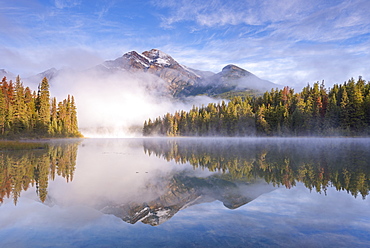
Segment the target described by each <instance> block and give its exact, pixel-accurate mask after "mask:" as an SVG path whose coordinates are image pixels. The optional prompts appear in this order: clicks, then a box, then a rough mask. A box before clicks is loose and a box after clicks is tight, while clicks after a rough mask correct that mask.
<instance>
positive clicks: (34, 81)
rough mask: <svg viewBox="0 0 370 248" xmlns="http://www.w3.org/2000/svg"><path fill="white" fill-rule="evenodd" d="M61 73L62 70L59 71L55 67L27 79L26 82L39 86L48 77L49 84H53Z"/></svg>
mask: <svg viewBox="0 0 370 248" xmlns="http://www.w3.org/2000/svg"><path fill="white" fill-rule="evenodd" d="M59 73H60V70H57V69H55V68H54V67H53V68H50V69H48V70H46V71H44V72H41V73H39V74H36V75H34V76H31V77H28V78H25V81H26V82H27V83H31V84H35V85H38V84H39V83H41V81H42V79H43V78H45V77H46V78H47V79H48V80H49V82H51V81H52V80H53V79H54V78H55V77H57V76H58V75H59Z"/></svg>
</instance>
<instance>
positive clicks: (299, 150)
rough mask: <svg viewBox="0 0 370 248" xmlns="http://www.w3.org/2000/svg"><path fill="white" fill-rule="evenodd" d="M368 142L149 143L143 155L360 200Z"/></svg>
mask: <svg viewBox="0 0 370 248" xmlns="http://www.w3.org/2000/svg"><path fill="white" fill-rule="evenodd" d="M369 148H370V142H369V139H340V138H338V139H309V138H302V139H295V138H294V139H289V138H288V139H202V140H199V139H167V140H165V139H162V140H155V139H147V140H145V141H144V151H145V153H146V154H148V155H149V156H150V155H152V154H154V155H155V156H158V157H163V158H164V159H165V160H167V161H170V160H174V161H175V162H176V163H190V164H191V165H192V166H193V167H194V168H198V167H200V168H206V169H208V170H210V171H219V172H222V173H224V174H225V176H226V177H229V178H230V179H233V180H243V181H245V180H247V181H251V180H254V179H257V178H263V179H264V180H265V181H266V182H267V183H271V184H273V185H276V186H280V185H284V186H285V187H287V188H291V187H293V186H295V185H296V184H297V182H303V183H304V185H305V186H306V187H307V188H309V189H310V190H312V189H315V190H316V191H317V192H326V190H327V188H328V187H330V186H334V187H335V188H336V189H337V190H344V191H347V192H348V193H350V194H352V195H353V196H354V197H356V196H358V195H361V196H362V197H363V198H364V199H365V197H366V196H367V195H368V194H369V187H370V181H369V178H370V166H369V165H370V153H369V152H368V151H369Z"/></svg>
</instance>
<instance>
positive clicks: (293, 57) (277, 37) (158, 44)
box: [0, 0, 370, 86]
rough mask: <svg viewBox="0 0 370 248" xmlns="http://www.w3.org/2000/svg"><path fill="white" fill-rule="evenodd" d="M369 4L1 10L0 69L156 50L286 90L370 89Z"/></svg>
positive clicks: (31, 69)
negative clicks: (355, 83) (319, 84)
mask: <svg viewBox="0 0 370 248" xmlns="http://www.w3.org/2000/svg"><path fill="white" fill-rule="evenodd" d="M369 10H370V1H368V0H353V1H339V0H330V1H324V0H312V1H306V0H276V1H273V0H270V1H263V0H253V1H248V0H245V1H232V0H230V1H229V0H225V1H221V0H209V1H193V0H178V1H170V0H152V1H144V0H135V1H128V0H126V1H120V0H104V1H84V0H43V1H41V0H38V1H37V0H13V1H4V0H1V1H0V58H1V60H0V68H4V69H6V70H8V71H11V72H13V73H15V74H20V75H21V76H23V77H25V76H28V75H31V74H34V73H39V72H42V71H44V70H47V69H49V68H51V67H55V68H57V69H60V68H63V67H74V68H78V69H85V68H89V67H91V66H94V65H96V64H99V63H101V62H102V61H104V60H109V59H115V58H117V57H119V56H122V55H123V54H124V53H126V52H129V51H131V50H136V51H138V52H143V51H146V50H149V49H151V48H158V49H160V50H162V51H163V52H165V53H168V54H169V55H171V56H172V57H174V59H176V60H177V61H178V62H180V63H181V64H184V65H187V66H189V67H193V68H196V69H202V70H210V71H213V72H219V71H220V70H221V69H222V67H223V66H225V65H227V64H230V63H232V64H236V65H238V66H240V67H243V68H245V69H246V70H249V71H251V72H252V73H254V74H256V75H257V76H259V77H261V78H264V79H268V80H270V81H272V82H275V83H278V84H283V85H291V86H298V85H306V84H307V83H313V82H316V81H321V80H325V81H326V84H327V85H329V86H330V85H331V84H333V83H343V82H344V81H345V80H348V79H349V78H350V77H355V78H357V77H358V76H360V75H361V76H363V77H364V78H365V79H366V80H370V55H369V53H370V18H369V16H368V12H369Z"/></svg>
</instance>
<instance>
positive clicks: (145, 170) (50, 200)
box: [0, 138, 370, 247]
mask: <svg viewBox="0 0 370 248" xmlns="http://www.w3.org/2000/svg"><path fill="white" fill-rule="evenodd" d="M48 144H49V145H48V148H46V149H37V150H28V151H3V152H0V155H1V159H0V160H1V161H0V247H369V244H370V201H369V197H368V194H369V189H370V181H369V178H370V152H369V151H370V139H369V138H202V139H197V138H136V139H82V140H51V141H48Z"/></svg>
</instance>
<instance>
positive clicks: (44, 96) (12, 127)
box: [0, 76, 82, 138]
mask: <svg viewBox="0 0 370 248" xmlns="http://www.w3.org/2000/svg"><path fill="white" fill-rule="evenodd" d="M81 136H82V135H81V134H80V132H79V131H78V124H77V108H76V104H75V100H74V97H73V96H69V95H68V98H67V99H64V100H63V101H61V102H59V103H57V100H56V98H55V97H53V98H51V97H50V92H49V83H48V80H47V78H44V79H43V80H42V82H41V83H40V85H39V87H38V91H37V93H36V92H35V91H33V92H32V91H31V90H30V88H29V87H24V86H23V83H22V82H21V79H20V77H19V76H17V78H16V80H15V82H14V83H13V81H12V80H10V81H9V82H8V81H7V78H6V77H4V78H3V79H2V81H1V85H0V137H1V138H13V137H81Z"/></svg>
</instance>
